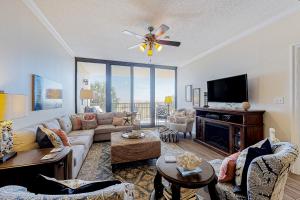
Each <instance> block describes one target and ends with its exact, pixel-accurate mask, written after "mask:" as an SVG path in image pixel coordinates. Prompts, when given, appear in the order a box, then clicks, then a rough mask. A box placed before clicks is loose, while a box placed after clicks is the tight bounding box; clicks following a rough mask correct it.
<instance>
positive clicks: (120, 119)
mask: <svg viewBox="0 0 300 200" xmlns="http://www.w3.org/2000/svg"><path fill="white" fill-rule="evenodd" d="M112 125H114V126H123V125H124V119H123V117H113V121H112Z"/></svg>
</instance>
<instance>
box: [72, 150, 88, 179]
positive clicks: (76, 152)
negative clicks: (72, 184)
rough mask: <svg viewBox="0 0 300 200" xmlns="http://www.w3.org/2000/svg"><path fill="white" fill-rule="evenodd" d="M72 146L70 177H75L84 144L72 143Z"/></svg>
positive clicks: (79, 165) (82, 156)
mask: <svg viewBox="0 0 300 200" xmlns="http://www.w3.org/2000/svg"><path fill="white" fill-rule="evenodd" d="M71 148H72V155H73V156H72V158H73V159H72V161H73V163H72V164H73V168H72V178H76V177H77V175H78V172H79V170H80V168H81V165H82V163H83V160H84V152H85V150H84V145H74V146H71Z"/></svg>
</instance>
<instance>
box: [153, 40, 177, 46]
mask: <svg viewBox="0 0 300 200" xmlns="http://www.w3.org/2000/svg"><path fill="white" fill-rule="evenodd" d="M156 42H157V43H158V44H163V45H169V46H175V47H179V46H180V44H181V43H180V42H177V41H169V40H157V41H156Z"/></svg>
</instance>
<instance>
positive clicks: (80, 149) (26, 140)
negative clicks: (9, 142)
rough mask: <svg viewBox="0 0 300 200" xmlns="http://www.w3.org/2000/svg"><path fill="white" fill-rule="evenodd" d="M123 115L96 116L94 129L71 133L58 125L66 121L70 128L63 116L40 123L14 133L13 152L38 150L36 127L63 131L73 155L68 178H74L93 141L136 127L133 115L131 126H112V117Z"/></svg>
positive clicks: (68, 128) (103, 114) (70, 129)
mask: <svg viewBox="0 0 300 200" xmlns="http://www.w3.org/2000/svg"><path fill="white" fill-rule="evenodd" d="M125 115H126V114H125V113H117V112H115V113H114V112H111V113H101V114H97V123H98V126H97V128H96V129H90V130H75V131H73V130H72V127H66V126H64V125H65V124H64V125H63V124H62V123H60V122H61V121H62V120H65V121H66V120H67V122H66V123H67V124H68V125H71V126H72V124H71V121H70V119H69V117H65V116H63V117H60V118H57V119H52V120H49V121H46V122H41V123H40V124H36V125H32V126H29V127H26V128H24V129H21V130H17V131H15V132H14V150H15V151H27V150H32V149H36V148H39V145H38V143H37V142H36V131H37V128H38V126H44V127H46V128H50V129H63V130H64V131H65V132H66V133H67V134H68V138H69V140H70V143H71V148H72V154H73V156H72V165H71V170H70V171H71V173H70V174H69V178H76V177H77V175H78V173H79V170H80V168H81V166H82V164H83V161H84V159H85V157H86V156H87V154H88V152H89V149H90V147H91V145H92V144H93V141H105V140H110V135H111V133H112V132H117V131H123V130H132V129H134V128H135V127H138V125H137V124H138V122H137V120H135V119H134V118H135V117H134V115H132V125H126V126H114V125H112V121H113V117H114V116H118V117H123V116H125ZM127 115H128V114H127ZM68 119H69V121H68Z"/></svg>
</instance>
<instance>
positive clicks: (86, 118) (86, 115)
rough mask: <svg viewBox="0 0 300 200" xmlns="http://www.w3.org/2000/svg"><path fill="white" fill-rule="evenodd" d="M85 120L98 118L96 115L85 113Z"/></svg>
mask: <svg viewBox="0 0 300 200" xmlns="http://www.w3.org/2000/svg"><path fill="white" fill-rule="evenodd" d="M83 118H84V119H85V120H93V119H96V118H97V116H96V114H95V113H85V114H84V117H83Z"/></svg>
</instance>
